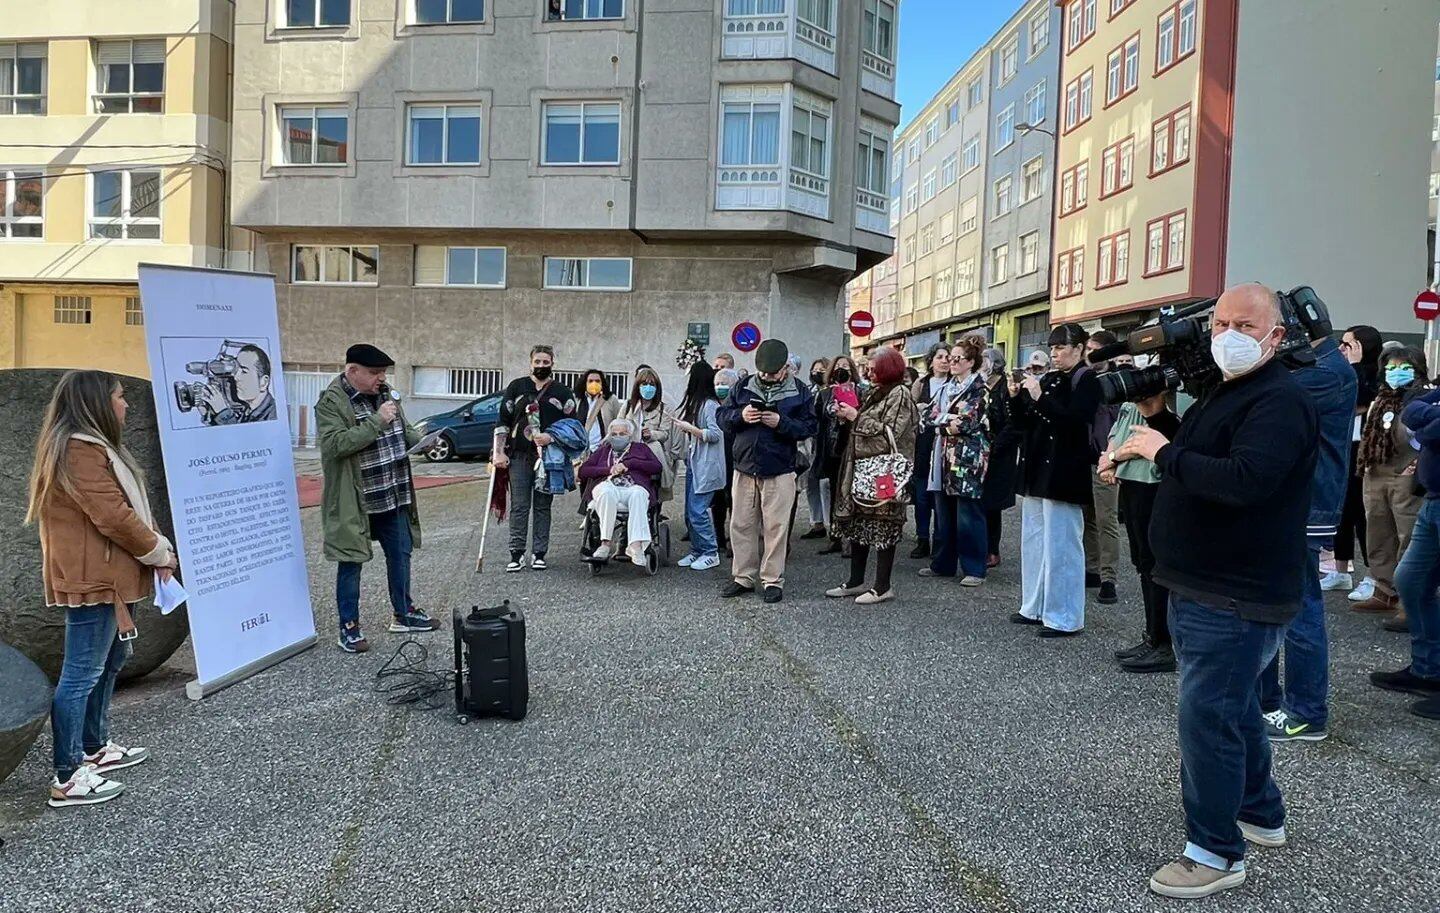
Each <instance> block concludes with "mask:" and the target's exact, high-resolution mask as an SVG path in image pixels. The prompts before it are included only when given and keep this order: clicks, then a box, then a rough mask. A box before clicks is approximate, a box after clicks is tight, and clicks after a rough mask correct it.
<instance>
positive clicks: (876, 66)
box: [860, 50, 895, 98]
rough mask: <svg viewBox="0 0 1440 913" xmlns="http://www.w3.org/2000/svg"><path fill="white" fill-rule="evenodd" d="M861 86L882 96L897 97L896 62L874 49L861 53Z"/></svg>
mask: <svg viewBox="0 0 1440 913" xmlns="http://www.w3.org/2000/svg"><path fill="white" fill-rule="evenodd" d="M860 88H862V89H864V90H865V91H866V92H871V93H874V94H875V95H879V96H880V97H881V98H894V97H895V63H894V62H893V61H890V60H886V59H885V58H884V57H881V56H880V55H879V54H876V53H875V52H874V51H868V50H866V51H862V52H861V54H860Z"/></svg>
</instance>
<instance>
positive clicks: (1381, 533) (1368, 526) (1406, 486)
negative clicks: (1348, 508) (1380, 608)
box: [1361, 470, 1425, 596]
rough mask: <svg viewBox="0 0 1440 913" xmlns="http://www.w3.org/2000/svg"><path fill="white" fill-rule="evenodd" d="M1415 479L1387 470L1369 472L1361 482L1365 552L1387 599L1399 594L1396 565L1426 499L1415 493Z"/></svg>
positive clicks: (1373, 575)
mask: <svg viewBox="0 0 1440 913" xmlns="http://www.w3.org/2000/svg"><path fill="white" fill-rule="evenodd" d="M1414 482H1415V479H1414V477H1412V476H1400V475H1394V474H1392V473H1390V472H1386V471H1384V470H1379V471H1376V470H1371V471H1369V472H1367V473H1365V478H1364V480H1363V481H1362V483H1361V492H1362V499H1363V500H1364V503H1365V550H1366V551H1367V552H1369V555H1370V560H1369V568H1368V570H1369V571H1370V576H1371V577H1374V578H1375V589H1376V590H1378V591H1379V592H1381V593H1383V594H1384V595H1386V596H1394V595H1396V594H1395V565H1397V564H1399V563H1400V556H1401V555H1404V554H1405V549H1406V548H1407V547H1409V545H1410V533H1411V532H1413V531H1414V529H1415V518H1416V516H1418V515H1419V513H1420V505H1422V504H1424V503H1425V499H1424V498H1422V497H1420V496H1419V495H1417V494H1415V489H1414Z"/></svg>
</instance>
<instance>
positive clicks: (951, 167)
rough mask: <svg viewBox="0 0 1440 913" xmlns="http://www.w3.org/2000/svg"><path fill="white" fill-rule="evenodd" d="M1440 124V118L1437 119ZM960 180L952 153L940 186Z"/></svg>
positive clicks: (942, 164)
mask: <svg viewBox="0 0 1440 913" xmlns="http://www.w3.org/2000/svg"><path fill="white" fill-rule="evenodd" d="M1436 121H1437V122H1440V118H1436ZM958 180H960V157H959V156H958V155H957V154H956V153H954V152H952V153H950V154H949V155H947V156H945V158H944V160H943V161H941V162H940V186H941V187H949V186H951V185H952V184H954V183H955V182H956V181H958Z"/></svg>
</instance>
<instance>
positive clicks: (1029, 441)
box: [1010, 365, 1100, 505]
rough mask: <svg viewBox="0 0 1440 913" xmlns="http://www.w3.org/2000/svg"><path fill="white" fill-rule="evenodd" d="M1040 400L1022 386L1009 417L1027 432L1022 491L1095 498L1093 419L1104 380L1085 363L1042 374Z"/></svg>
mask: <svg viewBox="0 0 1440 913" xmlns="http://www.w3.org/2000/svg"><path fill="white" fill-rule="evenodd" d="M1040 389H1041V391H1043V392H1042V395H1041V397H1040V398H1039V399H1038V400H1032V399H1031V398H1030V394H1029V393H1027V392H1025V390H1023V389H1022V390H1020V392H1019V393H1017V394H1016V395H1015V396H1014V397H1013V398H1012V399H1011V400H1010V406H1011V411H1010V417H1011V420H1012V421H1013V422H1014V423H1015V426H1016V428H1017V430H1019V431H1020V433H1021V434H1023V435H1024V445H1023V455H1022V457H1021V469H1020V484H1019V489H1018V490H1019V493H1020V494H1022V495H1025V496H1027V497H1031V498H1048V499H1050V500H1052V501H1064V502H1066V503H1068V504H1080V505H1086V504H1090V503H1091V499H1092V497H1093V496H1092V495H1091V490H1090V489H1091V482H1090V469H1091V467H1092V466H1094V465H1095V464H1094V462H1093V461H1092V460H1091V459H1090V423H1091V421H1093V420H1094V418H1095V412H1096V410H1097V409H1099V407H1100V381H1099V380H1097V379H1096V378H1095V372H1094V371H1092V370H1090V368H1089V367H1086V366H1083V365H1082V366H1078V367H1076V368H1073V369H1071V370H1070V371H1051V372H1050V373H1048V374H1046V375H1045V376H1044V377H1042V378H1040Z"/></svg>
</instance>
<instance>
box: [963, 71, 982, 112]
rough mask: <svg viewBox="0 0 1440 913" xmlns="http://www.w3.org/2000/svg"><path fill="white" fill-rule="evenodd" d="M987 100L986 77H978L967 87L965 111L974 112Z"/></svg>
mask: <svg viewBox="0 0 1440 913" xmlns="http://www.w3.org/2000/svg"><path fill="white" fill-rule="evenodd" d="M984 100H985V77H983V76H977V77H975V78H974V79H972V80H970V82H969V83H968V84H967V85H966V86H965V110H967V111H970V110H973V109H974V108H975V107H976V106H978V105H979V104H980V103H981V102H982V101H984Z"/></svg>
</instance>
